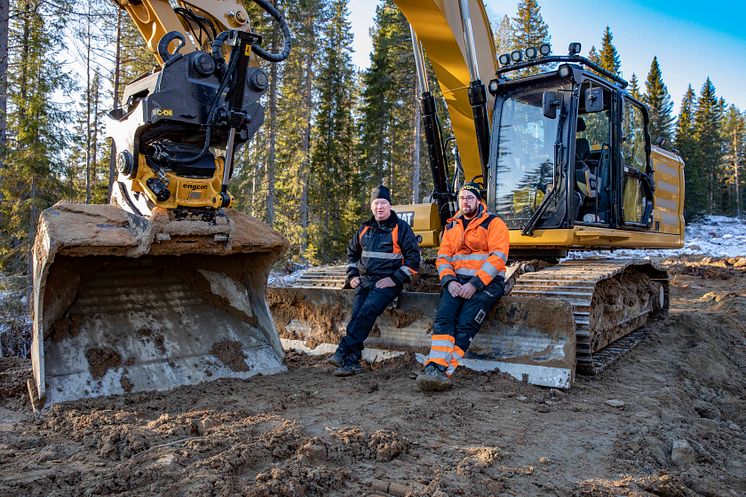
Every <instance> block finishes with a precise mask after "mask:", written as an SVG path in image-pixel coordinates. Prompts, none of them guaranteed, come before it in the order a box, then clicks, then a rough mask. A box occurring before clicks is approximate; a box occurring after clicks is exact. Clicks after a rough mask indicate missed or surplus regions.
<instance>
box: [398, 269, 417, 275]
mask: <svg viewBox="0 0 746 497" xmlns="http://www.w3.org/2000/svg"><path fill="white" fill-rule="evenodd" d="M400 269H401V270H402V271H404V274H406V275H407V276H409V277H412V276H414V275H415V274H417V271H415V270H414V269H412V268H410V267H408V266H402V267H401V268H400Z"/></svg>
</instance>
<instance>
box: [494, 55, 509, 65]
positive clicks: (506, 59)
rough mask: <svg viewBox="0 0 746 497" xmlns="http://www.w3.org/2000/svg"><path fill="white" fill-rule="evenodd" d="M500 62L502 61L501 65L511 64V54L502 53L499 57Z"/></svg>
mask: <svg viewBox="0 0 746 497" xmlns="http://www.w3.org/2000/svg"><path fill="white" fill-rule="evenodd" d="M497 60H498V62H500V65H501V66H509V65H510V54H506V53H504V54H502V55H501V56H500V57H498V59H497Z"/></svg>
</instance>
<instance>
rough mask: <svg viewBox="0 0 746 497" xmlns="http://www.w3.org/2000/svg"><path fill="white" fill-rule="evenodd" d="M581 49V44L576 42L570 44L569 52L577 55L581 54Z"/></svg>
mask: <svg viewBox="0 0 746 497" xmlns="http://www.w3.org/2000/svg"><path fill="white" fill-rule="evenodd" d="M580 48H581V47H580V43H578V42H577V41H574V42H572V43H570V46H569V47H567V51H568V52H570V55H577V54H579V53H580Z"/></svg>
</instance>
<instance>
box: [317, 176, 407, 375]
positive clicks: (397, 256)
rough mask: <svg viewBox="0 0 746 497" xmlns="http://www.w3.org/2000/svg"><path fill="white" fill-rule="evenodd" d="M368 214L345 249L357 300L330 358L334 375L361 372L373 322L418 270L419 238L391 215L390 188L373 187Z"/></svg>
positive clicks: (349, 273)
mask: <svg viewBox="0 0 746 497" xmlns="http://www.w3.org/2000/svg"><path fill="white" fill-rule="evenodd" d="M370 210H371V212H373V217H372V218H371V219H370V220H368V221H366V222H364V223H363V224H362V226H360V229H358V230H357V233H355V236H353V237H352V239H351V240H350V243H349V244H348V245H347V281H348V283H349V285H350V286H351V287H352V288H354V289H355V300H354V303H353V306H352V317H351V318H350V322H349V323H348V324H347V334H346V335H345V336H344V337H343V338H342V340H341V341H340V342H339V346H338V347H337V351H336V352H335V353H334V354H333V355H332V356H330V357H329V362H330V363H331V364H334V365H335V366H337V369H336V370H335V371H334V374H335V375H337V376H350V375H354V374H356V373H360V372H362V370H363V368H362V366H361V365H360V359H362V355H363V342H364V341H365V339H366V338H368V335H369V334H370V330H371V329H373V323H375V321H376V319H377V318H378V316H380V315H381V313H382V312H383V311H384V309H386V306H388V305H389V304H390V303H391V302H392V301H393V300H394V299H395V298H396V297H397V296H398V295H399V294H400V293H401V291H402V287H403V286H404V283H407V282H408V281H409V280H410V279H411V278H412V276H414V275H415V274H417V271H418V270H419V268H420V248H419V246H418V245H417V237H416V236H415V234H414V232H413V231H412V228H411V227H410V226H409V224H407V223H406V222H405V221H402V220H401V219H399V218H398V217H397V216H396V213H395V212H394V211H392V210H391V196H390V194H389V189H388V188H386V187H385V186H383V185H381V186H377V187H375V188H373V190H372V191H371V195H370Z"/></svg>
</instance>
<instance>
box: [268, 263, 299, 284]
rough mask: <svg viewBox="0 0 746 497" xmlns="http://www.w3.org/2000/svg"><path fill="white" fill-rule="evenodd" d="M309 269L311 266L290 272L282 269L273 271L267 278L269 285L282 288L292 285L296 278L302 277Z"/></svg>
mask: <svg viewBox="0 0 746 497" xmlns="http://www.w3.org/2000/svg"><path fill="white" fill-rule="evenodd" d="M308 269H309V268H307V267H304V268H302V269H298V270H296V271H293V272H292V273H290V274H287V273H283V272H280V271H272V272H270V273H269V278H267V285H269V286H274V287H280V288H282V287H288V286H292V285H293V283H295V282H296V280H297V279H298V278H300V277H301V276H302V275H303V273H305V272H306V271H307V270H308Z"/></svg>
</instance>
